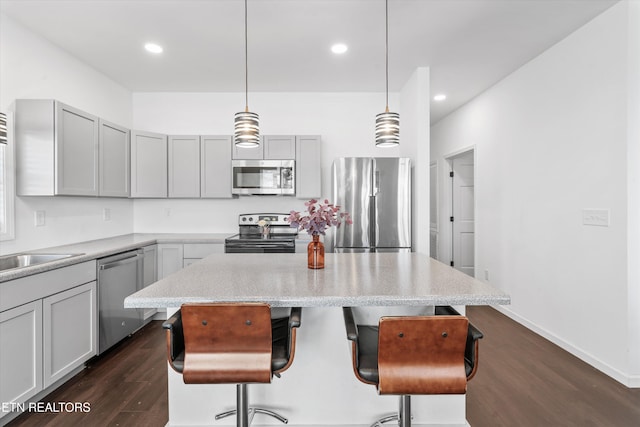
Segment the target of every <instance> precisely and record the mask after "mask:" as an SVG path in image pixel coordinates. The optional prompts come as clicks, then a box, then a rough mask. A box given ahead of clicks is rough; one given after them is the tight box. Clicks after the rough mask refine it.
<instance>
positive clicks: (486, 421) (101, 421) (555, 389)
mask: <svg viewBox="0 0 640 427" xmlns="http://www.w3.org/2000/svg"><path fill="white" fill-rule="evenodd" d="M467 315H468V316H469V318H470V319H471V321H472V322H473V323H474V324H475V325H476V326H477V327H478V328H479V329H481V330H482V331H483V332H484V334H485V338H484V339H483V340H482V341H481V344H480V367H479V369H478V374H477V375H476V377H475V378H474V379H473V380H471V382H470V383H469V388H468V393H467V419H468V420H469V423H470V424H471V425H472V426H473V427H501V426H504V427H515V426H517V427H556V426H557V427H570V426H576V427H578V426H579V427H589V426H598V427H600V426H602V427H638V426H640V389H628V388H626V387H623V386H622V385H620V384H619V383H617V382H616V381H614V380H612V379H610V378H609V377H607V376H606V375H604V374H602V373H600V372H599V371H597V370H596V369H594V368H592V367H591V366H589V365H587V364H586V363H584V362H582V361H580V360H579V359H577V358H575V357H573V356H571V355H570V354H568V353H567V352H565V351H563V350H561V349H560V348H559V347H557V346H555V345H553V344H552V343H550V342H549V341H547V340H545V339H543V338H541V337H539V336H538V335H536V334H534V333H532V332H530V331H529V330H527V329H526V328H524V327H522V326H520V325H519V324H517V323H515V322H513V321H512V320H510V319H509V318H507V317H505V316H504V315H502V314H500V313H499V312H497V311H495V310H493V309H491V308H489V307H470V308H469V309H468V310H467ZM164 345H165V344H164V331H162V329H161V328H160V322H152V323H151V324H149V325H147V326H146V327H145V328H144V329H143V330H141V331H140V332H138V333H137V334H135V335H134V336H133V337H131V338H129V339H127V340H126V341H124V342H123V343H122V344H120V345H118V346H117V347H116V348H114V349H112V350H111V351H109V352H108V353H106V354H105V355H103V356H101V357H99V358H96V359H94V360H92V361H91V362H90V363H89V365H88V369H85V370H84V371H83V372H82V373H80V374H78V375H77V376H76V377H74V378H73V379H72V380H71V381H69V382H67V383H66V384H64V385H63V386H62V387H61V388H59V389H58V390H56V391H55V392H53V393H52V394H50V395H49V396H47V398H46V401H50V402H85V401H86V402H89V403H90V404H91V411H90V412H88V413H71V414H55V415H53V414H24V415H22V416H20V417H18V418H17V419H16V420H14V421H13V422H12V423H10V424H9V426H10V427H18V426H34V427H44V426H52V427H53V426H86V427H100V426H122V427H128V426H135V427H145V426H148V427H161V426H164V425H165V424H166V422H167V419H168V413H167V372H166V364H165V348H164Z"/></svg>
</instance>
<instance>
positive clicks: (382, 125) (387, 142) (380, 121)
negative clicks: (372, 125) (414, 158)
mask: <svg viewBox="0 0 640 427" xmlns="http://www.w3.org/2000/svg"><path fill="white" fill-rule="evenodd" d="M399 143H400V114H398V113H391V112H389V109H388V108H387V111H385V112H384V113H380V114H377V115H376V147H395V146H396V145H398V144H399Z"/></svg>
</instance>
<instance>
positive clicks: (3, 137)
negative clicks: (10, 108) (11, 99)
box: [0, 113, 7, 144]
mask: <svg viewBox="0 0 640 427" xmlns="http://www.w3.org/2000/svg"><path fill="white" fill-rule="evenodd" d="M6 143H7V115H6V114H5V113H0V144H6Z"/></svg>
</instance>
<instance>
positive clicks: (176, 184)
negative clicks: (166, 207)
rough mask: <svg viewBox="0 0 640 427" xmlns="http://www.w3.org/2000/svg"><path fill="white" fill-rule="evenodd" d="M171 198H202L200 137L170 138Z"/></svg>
mask: <svg viewBox="0 0 640 427" xmlns="http://www.w3.org/2000/svg"><path fill="white" fill-rule="evenodd" d="M169 197H176V198H178V197H192V198H193V197H200V137H198V136H193V135H192V136H170V137H169Z"/></svg>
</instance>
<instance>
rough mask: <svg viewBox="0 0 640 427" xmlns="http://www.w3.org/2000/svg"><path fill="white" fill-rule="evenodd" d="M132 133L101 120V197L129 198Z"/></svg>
mask: <svg viewBox="0 0 640 427" xmlns="http://www.w3.org/2000/svg"><path fill="white" fill-rule="evenodd" d="M130 133H131V132H130V131H129V129H126V128H123V127H122V126H118V125H116V124H114V123H109V122H107V121H105V120H102V119H100V174H99V175H100V191H99V195H100V196H101V197H129V188H130V184H129V180H130V161H129V156H130V155H131V148H130Z"/></svg>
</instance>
